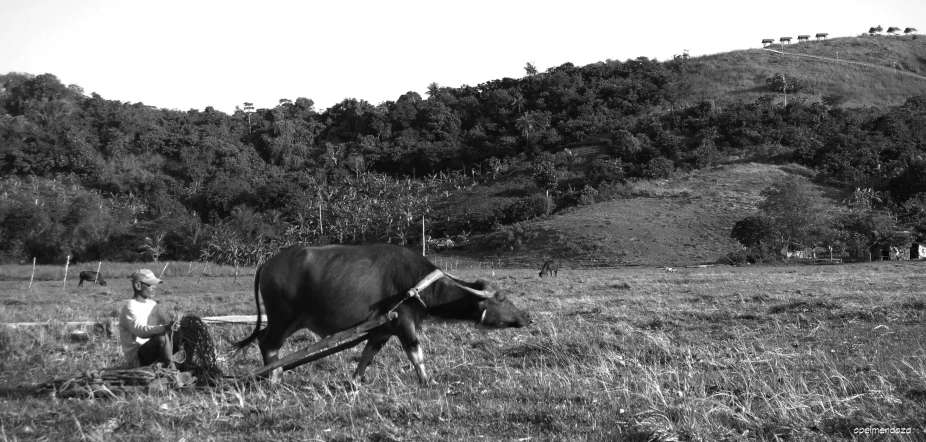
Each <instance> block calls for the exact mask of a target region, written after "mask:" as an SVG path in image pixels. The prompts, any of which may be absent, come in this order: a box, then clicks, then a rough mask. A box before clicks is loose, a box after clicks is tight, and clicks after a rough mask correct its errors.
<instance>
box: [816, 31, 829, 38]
mask: <svg viewBox="0 0 926 442" xmlns="http://www.w3.org/2000/svg"><path fill="white" fill-rule="evenodd" d="M828 35H830V34H829V33H828V32H818V33H817V40H819V39H821V38H822V39H824V40H826V37H827V36H828Z"/></svg>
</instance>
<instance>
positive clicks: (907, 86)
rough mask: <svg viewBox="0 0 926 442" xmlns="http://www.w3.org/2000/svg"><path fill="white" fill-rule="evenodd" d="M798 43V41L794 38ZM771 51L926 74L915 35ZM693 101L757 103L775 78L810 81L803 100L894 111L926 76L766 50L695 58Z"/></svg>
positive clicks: (925, 46)
mask: <svg viewBox="0 0 926 442" xmlns="http://www.w3.org/2000/svg"><path fill="white" fill-rule="evenodd" d="M795 41H796V39H795ZM769 49H774V50H776V51H781V50H782V49H783V51H784V52H785V54H806V55H814V56H818V57H828V58H833V59H835V58H838V59H839V60H845V61H855V62H860V63H868V64H872V65H877V66H883V67H885V68H890V69H894V68H895V64H894V63H895V62H896V63H897V64H896V68H897V69H898V70H902V71H905V72H910V73H914V74H918V75H926V38H917V39H915V40H914V39H913V38H912V37H910V36H904V37H900V36H876V37H872V36H859V37H844V38H834V39H829V40H820V41H816V40H811V41H808V42H803V43H792V44H790V45H784V48H782V46H781V45H779V44H774V45H771V46H769ZM689 64H690V66H691V73H690V80H691V89H690V90H689V91H688V94H687V97H688V98H689V99H690V100H692V101H701V100H717V101H736V100H743V101H747V102H748V101H753V100H755V99H756V98H758V97H759V96H761V95H763V94H768V93H769V90H768V86H767V85H766V84H765V79H766V78H769V77H771V76H772V75H774V74H776V73H781V74H784V75H785V76H786V77H788V78H792V77H793V78H799V79H801V80H802V81H804V82H806V83H807V85H808V90H807V91H806V93H803V94H801V95H803V96H805V97H808V98H809V99H810V100H811V101H819V99H820V97H822V96H823V95H832V94H838V95H843V96H845V97H846V98H847V99H848V101H847V102H846V105H847V106H894V105H900V104H903V102H904V100H906V99H907V98H909V97H910V96H913V95H919V94H922V93H923V91H924V90H926V77H922V78H916V77H912V76H904V75H890V73H888V72H886V71H883V70H874V69H868V68H864V67H860V66H855V65H849V64H844V63H836V62H828V61H822V60H815V59H809V58H801V57H790V56H782V55H781V54H778V53H775V52H771V51H766V50H763V49H759V48H757V49H746V50H739V51H732V52H726V53H722V54H713V55H707V56H703V57H695V58H692V59H691V60H690V62H689Z"/></svg>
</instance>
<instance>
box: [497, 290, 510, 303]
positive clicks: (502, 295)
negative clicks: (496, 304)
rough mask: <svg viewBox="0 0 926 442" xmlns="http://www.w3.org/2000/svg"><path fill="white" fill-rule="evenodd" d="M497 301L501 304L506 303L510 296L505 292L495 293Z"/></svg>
mask: <svg viewBox="0 0 926 442" xmlns="http://www.w3.org/2000/svg"><path fill="white" fill-rule="evenodd" d="M495 299H497V300H498V301H500V302H504V301H505V300H506V299H508V295H506V294H505V292H503V291H498V292H495Z"/></svg>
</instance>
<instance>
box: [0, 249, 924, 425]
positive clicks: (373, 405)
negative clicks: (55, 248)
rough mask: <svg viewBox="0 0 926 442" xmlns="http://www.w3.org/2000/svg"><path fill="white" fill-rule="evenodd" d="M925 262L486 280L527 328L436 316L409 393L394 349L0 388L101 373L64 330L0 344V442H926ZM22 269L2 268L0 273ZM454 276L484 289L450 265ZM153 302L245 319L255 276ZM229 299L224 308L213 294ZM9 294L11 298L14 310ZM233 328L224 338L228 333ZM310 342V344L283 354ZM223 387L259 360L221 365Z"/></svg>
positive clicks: (38, 307) (29, 309)
mask: <svg viewBox="0 0 926 442" xmlns="http://www.w3.org/2000/svg"><path fill="white" fill-rule="evenodd" d="M923 267H924V265H923V263H918V262H917V263H912V262H910V263H906V262H905V263H874V264H857V265H844V266H801V267H746V268H732V267H713V268H700V269H681V270H680V271H679V272H678V273H665V272H662V271H660V270H658V269H654V268H639V267H638V268H625V269H610V270H564V271H561V272H560V276H559V277H558V278H544V279H542V280H541V279H539V278H537V277H536V271H535V270H504V271H498V270H496V274H497V279H498V282H499V283H500V284H501V285H502V286H503V287H507V288H508V289H509V290H510V294H511V295H512V296H513V299H514V301H515V302H516V303H517V304H518V305H520V306H522V307H524V308H526V309H528V310H530V311H531V312H532V313H533V315H534V318H535V323H534V324H533V325H532V326H530V327H528V328H524V329H513V330H503V331H487V330H484V329H482V328H479V327H476V326H474V325H473V324H470V323H458V322H442V321H432V322H429V323H428V324H427V325H426V328H425V333H424V338H423V342H424V348H425V355H426V358H427V362H428V365H429V367H430V369H431V370H432V371H433V372H434V378H435V381H436V383H435V384H434V385H432V386H430V387H428V388H419V387H418V386H417V377H416V376H415V374H414V372H413V371H408V368H409V365H408V363H407V361H406V358H405V355H404V353H403V352H402V351H401V349H400V348H399V346H398V344H397V343H396V342H394V341H392V342H390V343H389V344H387V346H386V349H385V350H384V351H383V352H382V353H381V354H380V355H379V356H378V357H377V360H376V361H374V363H373V365H372V366H371V368H370V372H369V378H370V379H369V381H368V382H367V383H366V384H364V385H362V386H361V387H360V388H359V389H352V388H350V385H349V384H348V383H347V382H346V381H347V380H348V377H349V375H350V373H351V371H352V370H353V368H354V365H355V364H356V359H357V357H358V353H359V349H354V350H349V351H346V352H342V353H340V354H337V355H335V356H332V357H329V358H326V359H323V360H320V361H318V362H316V363H312V364H309V365H307V366H304V367H301V368H299V369H296V370H295V371H293V372H290V373H287V374H286V376H285V381H284V383H283V384H282V385H277V386H271V385H266V384H262V383H257V384H247V385H245V384H234V383H230V384H228V385H226V386H224V387H222V388H213V389H208V390H200V391H196V392H192V393H182V394H178V393H170V394H163V395H153V396H149V395H138V396H131V397H126V398H124V399H120V400H67V401H56V400H51V399H47V398H33V397H28V396H19V395H17V394H15V393H14V392H13V391H11V390H10V389H13V388H15V387H17V386H20V385H31V384H36V383H39V382H42V381H45V380H47V379H49V378H51V377H61V376H67V375H69V374H74V373H78V372H81V371H84V370H88V369H91V368H100V367H103V366H107V365H113V364H115V363H117V362H118V361H119V359H120V356H119V350H118V347H117V343H116V341H115V339H114V338H106V337H105V336H102V335H95V336H94V338H93V340H92V341H91V342H89V343H72V342H68V340H67V333H65V330H64V329H63V328H62V327H60V326H50V327H47V328H41V329H30V330H25V331H12V330H2V331H0V351H2V352H3V353H4V354H5V355H6V356H7V357H5V358H4V359H3V360H2V362H0V373H2V381H0V388H3V389H5V390H6V391H7V394H6V396H7V398H6V399H5V400H4V401H3V402H2V404H0V435H2V436H0V437H3V438H4V439H7V440H16V439H38V438H41V437H45V438H47V439H49V440H60V439H88V440H111V439H116V440H121V439H132V440H138V439H141V440H162V439H171V440H181V439H186V440H207V439H211V440H228V439H230V440H244V439H246V440H280V439H286V440H289V439H298V440H342V441H346V440H375V441H398V440H446V439H453V438H455V439H458V440H477V439H483V440H526V439H525V438H531V439H530V440H620V439H621V438H622V439H623V440H641V441H642V440H705V441H713V440H786V439H787V440H842V439H850V438H852V437H853V434H852V431H853V429H854V428H858V427H869V426H874V427H909V428H912V432H913V434H911V435H909V436H901V437H900V438H899V440H922V438H923V437H926V417H924V416H926V348H924V344H926V342H924V340H923V336H924V334H926V325H924V321H926V296H924V293H923V290H922V287H923V283H924V278H923V276H922V274H923ZM11 272H18V270H16V269H10V268H3V269H0V274H3V273H11ZM460 273H461V275H460V276H464V277H474V276H477V274H476V272H474V271H466V270H464V271H461V272H460ZM164 288H165V290H163V291H162V292H161V294H160V297H161V301H162V302H165V303H168V304H173V305H176V306H178V308H181V309H183V310H186V311H189V312H191V313H195V314H198V315H201V316H205V315H207V314H212V313H211V312H216V313H219V314H231V313H238V314H248V313H252V312H253V304H252V303H253V301H252V295H251V292H250V281H243V282H240V283H239V284H234V283H233V282H232V279H231V278H229V277H225V278H211V279H204V280H203V282H202V283H197V282H196V280H195V278H191V279H183V278H174V279H168V282H167V283H166V285H165V287H164ZM127 291H128V288H127V287H122V284H115V283H114V284H111V287H107V288H105V290H104V288H98V287H92V288H86V287H85V288H83V289H80V290H78V289H76V288H74V287H69V288H68V289H67V290H66V294H67V296H66V297H64V300H63V301H62V300H61V299H62V297H61V296H60V288H57V287H47V288H46V287H45V286H44V285H40V287H39V289H37V290H34V291H33V292H31V293H27V292H25V291H24V290H23V281H22V280H14V281H4V282H0V300H2V304H0V312H2V313H0V320H2V321H4V322H6V321H8V320H9V319H16V320H33V321H36V320H39V321H40V320H46V319H48V318H50V317H55V318H58V319H64V318H63V316H67V317H68V318H69V319H74V320H88V319H94V318H97V317H98V316H99V315H100V314H104V315H105V313H106V312H108V311H111V309H112V308H113V306H114V305H115V304H117V303H118V302H120V301H121V300H122V299H125V298H127ZM220 298H221V299H220ZM10 300H16V302H10ZM248 332H249V329H248V327H245V326H217V327H214V328H213V336H214V337H216V338H217V339H223V340H229V339H237V338H240V337H242V336H243V335H245V334H246V333H248ZM311 341H313V338H311V337H309V335H308V334H306V333H304V332H300V333H298V334H297V335H296V336H294V337H293V338H291V339H290V341H289V343H288V347H287V349H284V352H285V351H291V350H294V349H296V348H299V347H303V346H305V345H307V344H308V343H309V342H311ZM222 365H223V369H225V371H226V372H227V373H230V374H242V373H246V372H248V371H250V370H253V369H255V368H256V367H257V366H258V365H259V364H258V356H257V352H256V351H255V350H251V351H250V352H248V353H247V355H245V356H240V355H239V356H234V357H233V356H228V357H227V359H223V360H222Z"/></svg>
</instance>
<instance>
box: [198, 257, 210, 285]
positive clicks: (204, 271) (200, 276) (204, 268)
mask: <svg viewBox="0 0 926 442" xmlns="http://www.w3.org/2000/svg"><path fill="white" fill-rule="evenodd" d="M206 267H209V263H208V262H207V263H206V264H205V265H203V271H202V272H200V274H199V280H198V281H196V283H197V284H199V283H200V282H202V281H203V275H205V274H206Z"/></svg>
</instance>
